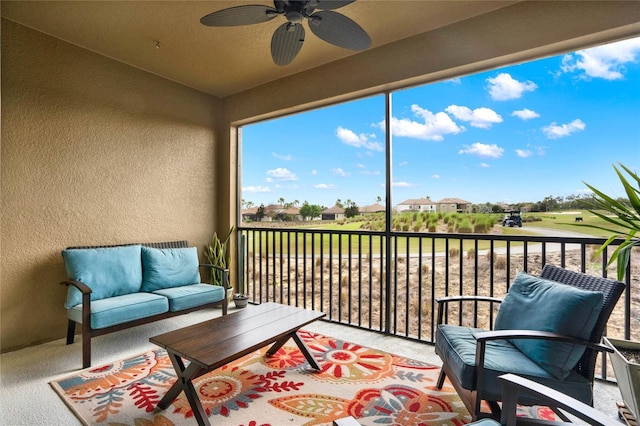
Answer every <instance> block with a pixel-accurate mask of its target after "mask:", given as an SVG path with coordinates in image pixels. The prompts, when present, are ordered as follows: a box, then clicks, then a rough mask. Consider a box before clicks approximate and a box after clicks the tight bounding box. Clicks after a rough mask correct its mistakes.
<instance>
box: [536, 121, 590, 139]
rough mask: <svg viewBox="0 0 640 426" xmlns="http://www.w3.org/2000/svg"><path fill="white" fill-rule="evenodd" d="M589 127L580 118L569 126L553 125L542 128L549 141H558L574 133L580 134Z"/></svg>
mask: <svg viewBox="0 0 640 426" xmlns="http://www.w3.org/2000/svg"><path fill="white" fill-rule="evenodd" d="M585 127H587V125H586V124H584V122H583V121H582V120H580V119H579V118H576V119H575V120H573V121H572V122H571V123H568V124H560V125H558V124H556V123H551V124H550V125H548V126H545V127H543V128H542V131H543V132H544V134H545V135H546V136H547V138H549V139H558V138H563V137H565V136H569V135H570V134H572V133H575V132H580V131H582V130H584V129H585Z"/></svg>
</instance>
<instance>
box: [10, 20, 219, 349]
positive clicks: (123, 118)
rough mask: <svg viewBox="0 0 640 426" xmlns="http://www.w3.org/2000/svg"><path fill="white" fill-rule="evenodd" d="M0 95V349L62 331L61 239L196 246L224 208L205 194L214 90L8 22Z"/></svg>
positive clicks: (211, 171) (211, 176)
mask: <svg viewBox="0 0 640 426" xmlns="http://www.w3.org/2000/svg"><path fill="white" fill-rule="evenodd" d="M1 95H2V142H1V148H2V152H1V157H0V158H1V160H2V163H1V164H2V168H1V173H2V174H1V179H2V180H1V185H2V187H1V190H2V192H1V197H2V204H1V214H2V220H1V228H0V231H1V241H0V244H1V245H0V247H1V261H0V262H1V263H0V266H1V276H0V283H1V284H0V285H1V287H0V314H1V343H0V344H1V348H2V351H7V350H11V349H13V348H17V347H20V346H24V345H29V344H33V343H35V342H39V341H45V340H51V339H53V338H59V337H62V336H64V334H65V330H66V315H65V312H64V309H63V301H64V298H65V294H66V293H65V292H66V289H65V288H64V287H63V286H60V285H59V284H58V283H59V282H60V281H61V280H63V279H65V278H66V274H65V272H64V266H63V263H62V258H61V256H60V251H61V250H62V249H63V248H65V247H66V246H71V245H84V244H114V243H125V242H133V241H165V240H173V239H187V240H188V241H189V242H190V243H192V244H194V245H197V246H198V247H199V249H201V248H202V246H203V245H204V244H205V243H206V242H207V241H208V239H209V238H210V235H211V233H212V232H213V230H214V229H215V227H216V226H217V224H216V221H217V214H218V213H217V211H218V212H219V211H222V210H224V207H222V205H223V204H222V203H216V202H214V200H215V199H216V197H217V188H218V187H219V186H220V185H217V180H216V179H217V173H216V170H215V168H216V166H215V161H216V158H217V156H218V155H219V153H218V148H217V146H216V140H217V139H219V138H217V137H216V132H217V131H219V129H216V127H215V126H216V121H217V117H219V116H220V101H219V100H218V99H216V98H214V97H212V96H209V95H206V94H203V93H201V92H198V91H195V90H193V89H189V88H187V87H185V86H181V85H179V84H176V83H173V82H171V81H168V80H165V79H162V78H159V77H157V76H154V75H151V74H148V73H145V72H143V71H140V70H138V69H135V68H132V67H129V66H127V65H124V64H121V63H119V62H115V61H113V60H110V59H108V58H106V57H103V56H100V55H97V54H94V53H92V52H89V51H87V50H84V49H81V48H78V47H76V46H73V45H70V44H68V43H65V42H63V41H60V40H57V39H54V38H52V37H49V36H47V35H44V34H42V33H39V32H35V31H32V30H30V29H27V28H26V27H23V26H20V25H18V24H15V23H12V22H10V21H6V20H2V92H1ZM226 150H228V148H227V149H226ZM216 209H217V210H216ZM199 251H200V252H201V250H199Z"/></svg>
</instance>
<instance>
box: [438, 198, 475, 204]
mask: <svg viewBox="0 0 640 426" xmlns="http://www.w3.org/2000/svg"><path fill="white" fill-rule="evenodd" d="M437 204H471V201H467V200H463V199H462V198H443V199H442V200H440V201H438V203H437Z"/></svg>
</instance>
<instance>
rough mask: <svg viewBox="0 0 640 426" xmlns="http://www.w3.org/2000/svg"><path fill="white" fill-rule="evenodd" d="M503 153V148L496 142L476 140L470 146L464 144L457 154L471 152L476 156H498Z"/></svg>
mask: <svg viewBox="0 0 640 426" xmlns="http://www.w3.org/2000/svg"><path fill="white" fill-rule="evenodd" d="M503 153H504V149H503V148H500V147H499V146H498V145H496V144H492V145H488V144H484V143H480V142H476V143H474V144H472V145H471V146H469V145H465V146H464V148H462V149H461V150H460V151H458V154H471V155H477V156H478V157H489V158H500V157H502V154H503Z"/></svg>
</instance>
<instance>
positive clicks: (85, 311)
mask: <svg viewBox="0 0 640 426" xmlns="http://www.w3.org/2000/svg"><path fill="white" fill-rule="evenodd" d="M135 244H140V245H142V246H145V247H152V248H160V249H161V248H185V247H189V245H188V243H187V241H185V240H182V241H166V242H158V243H130V244H114V245H101V246H75V247H68V249H92V248H108V247H125V246H130V245H135ZM199 266H200V267H201V268H206V269H209V270H210V271H211V272H213V270H214V269H216V270H218V271H219V272H220V273H221V276H222V283H223V284H224V286H225V287H226V288H228V287H229V270H228V269H223V268H220V267H218V266H215V265H209V264H201V265H199ZM60 284H61V285H65V286H74V287H75V288H77V289H78V290H80V291H81V292H82V324H80V325H81V327H82V368H88V367H91V338H92V337H97V336H102V335H103V334H109V333H113V332H116V331H120V330H125V329H127V328H132V327H137V326H139V325H142V324H148V323H151V322H155V321H159V320H163V319H165V318H171V317H175V316H178V315H184V314H188V313H190V312H194V311H198V310H201V309H206V308H213V307H216V306H222V315H227V308H228V306H229V298H228V297H226V295H225V297H224V298H223V299H222V300H221V301H219V302H213V303H207V304H204V305H200V306H195V307H193V308H189V309H184V310H181V311H177V312H170V311H169V312H163V313H161V314H157V315H152V316H149V317H145V318H140V319H137V320H134V321H130V322H126V323H123V324H117V325H113V326H111V327H106V328H99V329H92V328H91V289H90V288H89V287H88V286H87V285H86V284H84V283H82V282H80V281H74V280H66V281H62V282H61V283H60ZM75 332H76V322H75V321H73V320H71V319H69V324H68V326H67V345H70V344H72V343H73V341H74V338H75Z"/></svg>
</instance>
